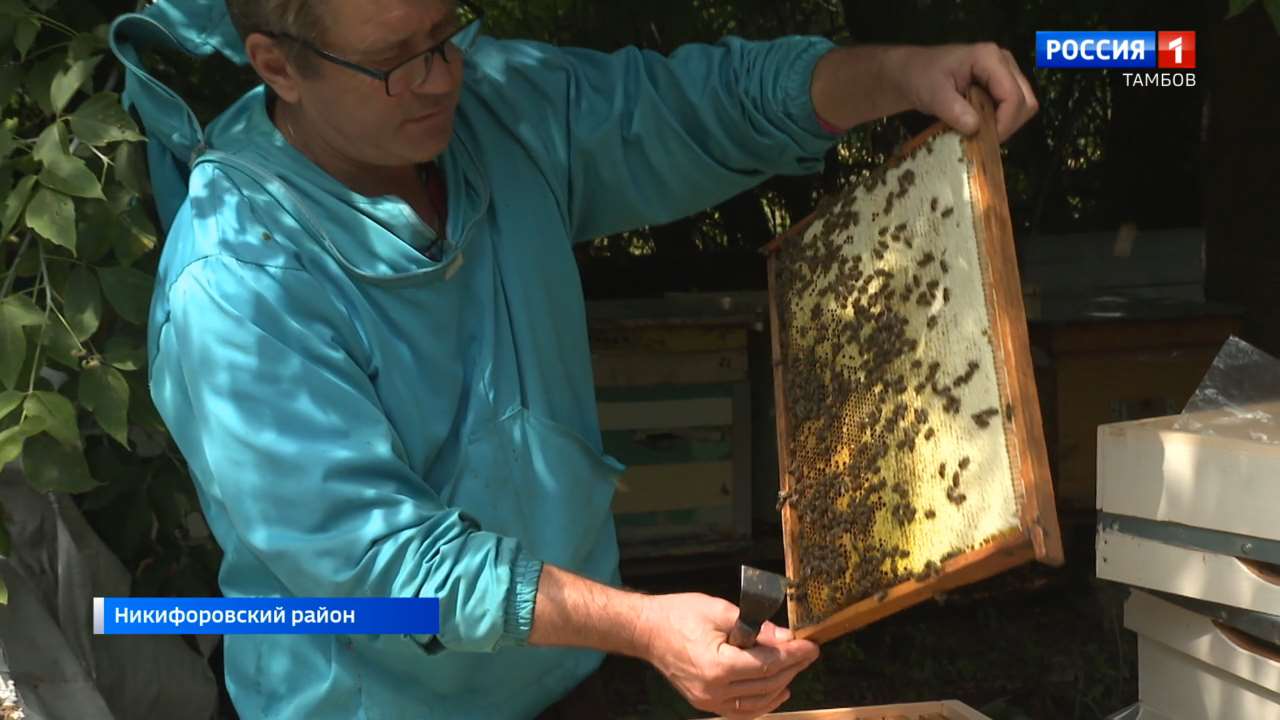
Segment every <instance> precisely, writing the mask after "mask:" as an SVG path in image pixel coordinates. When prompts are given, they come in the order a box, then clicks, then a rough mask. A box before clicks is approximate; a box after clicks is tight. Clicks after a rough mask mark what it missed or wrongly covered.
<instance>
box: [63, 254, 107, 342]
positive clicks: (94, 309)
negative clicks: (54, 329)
mask: <svg viewBox="0 0 1280 720" xmlns="http://www.w3.org/2000/svg"><path fill="white" fill-rule="evenodd" d="M63 299H64V301H65V302H64V303H63V308H62V312H63V315H64V316H65V317H66V318H67V324H68V325H70V326H71V331H72V332H73V333H75V336H76V339H77V340H84V339H85V338H87V337H89V336H90V335H92V334H94V333H95V332H97V330H98V324H99V323H101V322H102V293H101V292H99V291H98V278H97V277H95V276H94V274H93V273H92V272H91V271H90V270H89V269H88V268H86V267H84V266H83V265H80V266H77V267H76V269H75V270H72V271H71V277H70V279H68V281H67V290H66V293H65V294H64V295H63Z"/></svg>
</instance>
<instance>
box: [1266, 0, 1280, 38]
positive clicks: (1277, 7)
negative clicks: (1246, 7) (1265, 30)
mask: <svg viewBox="0 0 1280 720" xmlns="http://www.w3.org/2000/svg"><path fill="white" fill-rule="evenodd" d="M1262 6H1263V7H1265V8H1266V9H1267V14H1268V15H1270V16H1271V24H1272V25H1275V26H1276V32H1277V33H1280V0H1262Z"/></svg>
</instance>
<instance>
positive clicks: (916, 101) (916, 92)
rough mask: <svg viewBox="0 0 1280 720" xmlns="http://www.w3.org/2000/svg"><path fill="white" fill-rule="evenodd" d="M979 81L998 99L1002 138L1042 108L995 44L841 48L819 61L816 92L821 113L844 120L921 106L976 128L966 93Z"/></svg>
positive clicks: (856, 121)
mask: <svg viewBox="0 0 1280 720" xmlns="http://www.w3.org/2000/svg"><path fill="white" fill-rule="evenodd" d="M974 83H977V84H979V85H981V86H982V87H984V88H986V90H987V92H989V93H990V94H991V97H992V99H994V100H995V103H996V130H997V132H998V133H999V135H1000V140H1001V141H1004V140H1005V139H1007V138H1008V137H1009V136H1010V135H1012V134H1013V133H1014V132H1015V131H1016V130H1017V129H1018V128H1020V127H1022V126H1023V125H1024V124H1025V123H1026V122H1027V121H1028V120H1030V119H1031V117H1032V116H1033V115H1035V114H1036V111H1037V110H1038V109H1039V108H1040V104H1039V102H1038V101H1037V100H1036V96H1035V93H1034V92H1032V90H1031V84H1030V83H1029V82H1027V78H1026V76H1024V75H1023V74H1022V71H1021V70H1020V69H1019V68H1018V63H1017V62H1016V61H1015V60H1014V59H1013V55H1012V54H1011V53H1010V52H1009V51H1008V50H1005V49H1003V48H1000V47H999V46H997V45H995V44H993V43H982V44H978V45H939V46H934V47H922V46H913V45H901V46H857V47H848V48H840V49H838V50H833V51H832V52H830V53H827V55H826V56H825V57H823V58H822V60H820V61H819V62H818V66H817V68H815V69H814V73H813V88H812V92H813V103H814V108H815V109H816V110H817V112H818V115H820V116H821V117H822V118H823V119H825V120H826V121H828V122H830V123H833V124H835V125H837V126H839V127H854V126H855V125H860V124H862V123H864V122H867V121H869V120H874V119H876V118H880V117H885V116H887V115H894V114H896V113H899V112H902V111H904V110H919V111H921V112H925V113H928V114H930V115H933V116H935V117H937V118H939V119H940V120H942V121H943V122H945V123H947V124H948V125H950V126H952V127H954V128H955V129H957V130H959V131H960V132H962V133H965V134H972V133H974V132H977V129H978V117H977V114H976V113H975V112H974V111H973V108H972V107H971V106H970V105H969V103H968V101H967V100H966V99H965V93H966V92H967V91H968V90H969V86H970V85H973V84H974Z"/></svg>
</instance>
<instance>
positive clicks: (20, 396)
mask: <svg viewBox="0 0 1280 720" xmlns="http://www.w3.org/2000/svg"><path fill="white" fill-rule="evenodd" d="M26 397H27V394H26V393H23V392H18V391H17V390H5V391H4V392H0V420H3V419H4V418H5V416H7V415H8V414H9V413H11V412H13V411H14V410H16V409H17V407H18V406H19V405H21V404H22V401H23V400H25V399H26Z"/></svg>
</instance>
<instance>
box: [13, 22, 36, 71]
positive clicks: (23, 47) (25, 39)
mask: <svg viewBox="0 0 1280 720" xmlns="http://www.w3.org/2000/svg"><path fill="white" fill-rule="evenodd" d="M39 34H40V23H38V22H36V20H35V19H34V18H29V17H24V18H20V19H19V20H18V29H17V30H15V31H14V33H13V46H14V47H15V48H17V49H18V55H19V56H20V57H21V58H22V60H23V61H26V59H27V51H28V50H30V49H31V45H32V44H33V43H35V41H36V35H39Z"/></svg>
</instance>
